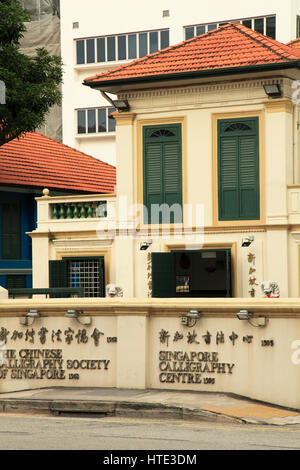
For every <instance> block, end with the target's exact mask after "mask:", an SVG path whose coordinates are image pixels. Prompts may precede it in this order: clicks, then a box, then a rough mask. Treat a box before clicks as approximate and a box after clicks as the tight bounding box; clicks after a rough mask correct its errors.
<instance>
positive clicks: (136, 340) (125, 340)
mask: <svg viewBox="0 0 300 470" xmlns="http://www.w3.org/2000/svg"><path fill="white" fill-rule="evenodd" d="M148 336H149V331H148V317H147V316H146V312H145V314H144V315H128V316H127V315H122V316H119V317H118V326H117V337H118V350H117V373H116V382H117V383H116V387H117V388H140V389H145V388H147V386H148V383H147V366H148V365H147V362H148V357H147V350H148Z"/></svg>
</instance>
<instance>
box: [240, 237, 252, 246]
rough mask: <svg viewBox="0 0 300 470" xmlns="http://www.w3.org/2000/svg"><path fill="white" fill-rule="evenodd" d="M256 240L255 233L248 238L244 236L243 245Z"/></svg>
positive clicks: (248, 244)
mask: <svg viewBox="0 0 300 470" xmlns="http://www.w3.org/2000/svg"><path fill="white" fill-rule="evenodd" d="M253 240H254V236H253V235H250V236H249V237H247V238H243V240H242V246H250V245H251V243H252V242H253Z"/></svg>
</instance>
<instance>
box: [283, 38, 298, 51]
mask: <svg viewBox="0 0 300 470" xmlns="http://www.w3.org/2000/svg"><path fill="white" fill-rule="evenodd" d="M286 45H287V46H289V47H293V48H295V49H297V48H298V49H299V48H300V38H297V39H293V40H292V41H290V42H288V43H287V44H286Z"/></svg>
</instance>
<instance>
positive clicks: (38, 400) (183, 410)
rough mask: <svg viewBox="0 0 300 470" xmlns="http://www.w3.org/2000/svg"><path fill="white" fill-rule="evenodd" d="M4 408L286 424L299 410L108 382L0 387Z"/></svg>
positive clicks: (294, 421)
mask: <svg viewBox="0 0 300 470" xmlns="http://www.w3.org/2000/svg"><path fill="white" fill-rule="evenodd" d="M0 411H2V412H16V411H32V412H37V411H46V412H51V413H54V414H58V413H94V414H95V413H103V414H106V415H108V416H131V417H133V416H139V417H153V418H157V417H160V418H161V417H165V418H176V419H178V418H182V419H198V420H205V421H212V422H216V421H219V422H238V423H241V422H243V423H250V424H271V425H277V426H284V425H289V424H300V410H299V411H292V410H288V409H284V408H281V407H277V406H274V405H270V404H266V403H260V402H257V401H252V400H249V399H244V398H241V397H236V396H231V395H227V394H222V393H205V392H179V391H166V390H117V389H106V388H64V387H59V388H45V389H37V390H27V391H20V392H11V393H1V394H0Z"/></svg>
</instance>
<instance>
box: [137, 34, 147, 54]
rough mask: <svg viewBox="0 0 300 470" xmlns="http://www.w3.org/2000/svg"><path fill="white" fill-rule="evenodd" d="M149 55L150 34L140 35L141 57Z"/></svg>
mask: <svg viewBox="0 0 300 470" xmlns="http://www.w3.org/2000/svg"><path fill="white" fill-rule="evenodd" d="M147 53H148V34H147V33H140V34H139V57H144V56H145V55H147Z"/></svg>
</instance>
